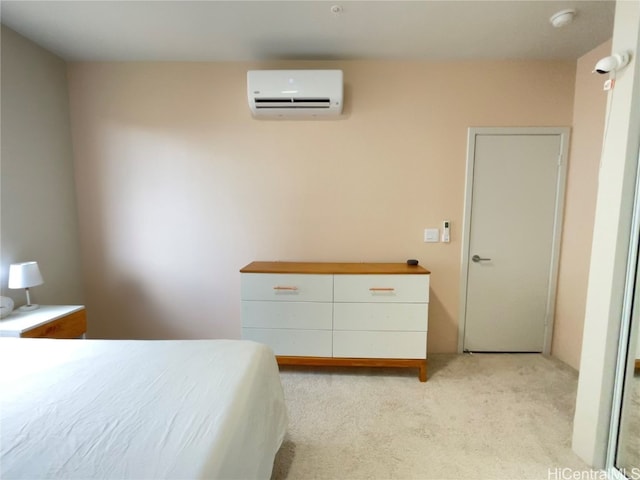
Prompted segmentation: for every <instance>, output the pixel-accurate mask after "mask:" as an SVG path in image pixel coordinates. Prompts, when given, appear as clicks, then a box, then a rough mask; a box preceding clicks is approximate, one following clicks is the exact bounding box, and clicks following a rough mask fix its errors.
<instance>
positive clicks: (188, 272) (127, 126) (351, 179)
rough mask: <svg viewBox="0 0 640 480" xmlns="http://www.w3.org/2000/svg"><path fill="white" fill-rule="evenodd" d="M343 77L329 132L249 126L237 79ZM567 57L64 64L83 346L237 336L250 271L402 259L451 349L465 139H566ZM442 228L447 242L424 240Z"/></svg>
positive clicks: (298, 124)
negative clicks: (498, 129)
mask: <svg viewBox="0 0 640 480" xmlns="http://www.w3.org/2000/svg"><path fill="white" fill-rule="evenodd" d="M272 67H279V68H285V67H286V68H342V69H343V70H344V75H345V83H346V102H345V105H346V106H345V108H346V112H345V115H344V117H343V118H341V119H340V120H336V121H256V120H253V119H252V118H251V117H250V113H249V109H248V106H247V100H246V91H245V89H246V82H245V75H246V71H247V70H248V69H250V68H272ZM574 81H575V63H573V62H552V63H544V62H465V63H441V64H433V63H418V62H412V63H403V62H384V61H375V62H374V61H350V62H326V63H322V62H321V63H317V62H316V63H303V62H293V63H291V62H290V63H287V64H279V65H274V64H268V65H267V64H261V65H255V64H246V63H220V64H216V63H116V64H100V63H79V64H72V65H70V67H69V82H70V100H71V115H72V131H73V141H74V149H75V155H76V179H77V182H78V202H79V212H80V235H81V243H82V251H83V260H84V269H85V271H84V278H85V280H86V287H87V304H88V306H89V309H90V311H91V318H92V321H91V325H90V327H89V330H90V332H89V333H90V336H93V337H112V338H124V337H133V338H169V337H178V338H197V337H232V338H235V337H239V335H240V299H239V283H240V277H239V273H238V269H239V268H241V267H242V266H243V265H245V264H246V263H249V262H250V261H252V260H310V261H313V260H315V261H356V262H359V261H381V262H403V261H405V260H406V259H407V258H418V259H419V260H420V262H421V264H422V265H424V266H425V267H427V268H429V269H430V270H431V271H432V290H431V305H430V323H429V349H430V351H431V352H455V351H456V348H457V339H458V337H457V335H458V330H457V328H458V291H459V274H460V272H459V269H460V249H461V244H460V226H461V217H462V208H463V196H464V179H465V161H466V139H467V128H468V127H470V126H568V125H570V124H571V120H572V111H573V88H574ZM444 219H448V220H451V222H452V241H451V243H450V244H425V243H423V241H422V240H423V239H422V237H423V229H424V228H425V227H438V226H440V223H441V221H442V220H444Z"/></svg>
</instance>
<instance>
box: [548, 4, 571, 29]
mask: <svg viewBox="0 0 640 480" xmlns="http://www.w3.org/2000/svg"><path fill="white" fill-rule="evenodd" d="M575 15H576V11H575V10H574V9H572V8H569V9H567V10H560V11H559V12H557V13H554V14H553V15H551V18H550V19H549V21H550V22H551V25H553V26H554V27H555V28H560V27H564V26H565V25H569V24H570V23H571V22H572V21H573V17H575Z"/></svg>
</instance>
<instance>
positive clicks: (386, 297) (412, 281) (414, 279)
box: [333, 275, 429, 303]
mask: <svg viewBox="0 0 640 480" xmlns="http://www.w3.org/2000/svg"><path fill="white" fill-rule="evenodd" d="M333 298H334V301H335V302H381V303H394V302H398V303H405V302H406V303H427V302H428V301H429V275H335V277H334V293H333Z"/></svg>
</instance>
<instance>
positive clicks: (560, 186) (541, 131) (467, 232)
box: [458, 127, 570, 355]
mask: <svg viewBox="0 0 640 480" xmlns="http://www.w3.org/2000/svg"><path fill="white" fill-rule="evenodd" d="M569 132H570V128H568V127H470V128H469V129H468V134H467V171H466V178H465V192H464V214H463V223H462V255H461V261H460V300H459V305H460V308H459V309H458V312H459V314H458V353H463V351H464V335H465V329H466V317H467V281H468V273H469V246H470V245H469V244H470V240H471V206H472V204H473V181H474V178H473V171H474V167H475V153H476V152H475V145H476V137H477V136H479V135H559V136H560V152H559V155H558V164H559V171H558V178H557V182H556V204H555V213H554V221H553V245H552V247H551V269H550V270H551V271H550V278H549V290H548V292H547V311H546V318H545V330H544V346H543V350H542V353H543V354H544V355H549V354H550V353H551V341H552V339H553V325H554V315H555V305H556V289H557V284H558V267H559V260H560V240H561V236H562V228H563V214H564V196H565V188H566V182H567V163H568V162H567V160H568V155H569Z"/></svg>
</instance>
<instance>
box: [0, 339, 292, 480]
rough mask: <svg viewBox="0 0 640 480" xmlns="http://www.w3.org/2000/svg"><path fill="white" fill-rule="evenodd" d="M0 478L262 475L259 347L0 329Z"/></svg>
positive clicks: (274, 412) (269, 441)
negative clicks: (5, 333) (3, 335)
mask: <svg viewBox="0 0 640 480" xmlns="http://www.w3.org/2000/svg"><path fill="white" fill-rule="evenodd" d="M0 368H1V370H0V432H1V436H0V478H2V479H14V478H16V479H17V478H23V479H27V478H28V479H35V478H38V479H48V478H58V479H93V478H113V479H161V478H175V479H178V478H179V479H192V478H193V479H196V478H215V479H226V478H229V479H232V478H238V479H252V478H264V479H268V478H269V477H270V476H271V470H272V466H273V459H274V457H275V454H276V452H277V450H278V449H279V447H280V445H281V443H282V440H283V437H284V434H285V430H286V422H287V418H286V410H285V405H284V398H283V391H282V386H281V384H280V378H279V373H278V368H277V365H276V361H275V358H274V355H273V353H272V352H271V350H270V349H269V348H268V347H266V346H264V345H260V344H257V343H253V342H248V341H237V340H184V341H136V340H123V341H121V340H48V339H0Z"/></svg>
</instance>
